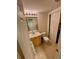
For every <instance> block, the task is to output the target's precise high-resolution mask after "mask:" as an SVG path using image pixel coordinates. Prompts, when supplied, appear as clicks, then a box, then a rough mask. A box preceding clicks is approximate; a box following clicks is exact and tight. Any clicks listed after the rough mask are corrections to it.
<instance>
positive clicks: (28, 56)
mask: <svg viewBox="0 0 79 59" xmlns="http://www.w3.org/2000/svg"><path fill="white" fill-rule="evenodd" d="M27 32H28V31H27V24H26V21H25V20H23V21H21V19H20V18H19V17H18V19H17V39H18V42H19V45H20V47H21V49H22V52H23V54H24V57H25V59H33V53H32V50H31V45H30V40H29V38H28V33H27Z"/></svg>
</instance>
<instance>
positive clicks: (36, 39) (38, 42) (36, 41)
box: [32, 36, 41, 46]
mask: <svg viewBox="0 0 79 59" xmlns="http://www.w3.org/2000/svg"><path fill="white" fill-rule="evenodd" d="M32 42H33V44H34V46H40V45H41V37H40V36H38V37H34V38H32Z"/></svg>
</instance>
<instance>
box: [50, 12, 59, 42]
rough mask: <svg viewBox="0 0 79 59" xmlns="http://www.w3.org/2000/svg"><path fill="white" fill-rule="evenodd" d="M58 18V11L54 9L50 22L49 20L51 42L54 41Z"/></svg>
mask: <svg viewBox="0 0 79 59" xmlns="http://www.w3.org/2000/svg"><path fill="white" fill-rule="evenodd" d="M59 19H60V11H56V12H54V13H52V14H51V22H50V39H51V40H52V41H53V42H56V36H57V30H58V25H59Z"/></svg>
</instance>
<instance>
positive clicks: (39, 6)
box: [22, 0, 61, 12]
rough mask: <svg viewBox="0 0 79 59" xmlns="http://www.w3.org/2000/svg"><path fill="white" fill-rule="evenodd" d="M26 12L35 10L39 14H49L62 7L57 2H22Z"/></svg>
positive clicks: (37, 0) (24, 0) (52, 0)
mask: <svg viewBox="0 0 79 59" xmlns="http://www.w3.org/2000/svg"><path fill="white" fill-rule="evenodd" d="M22 2H23V7H24V11H26V10H34V11H37V12H48V11H51V10H53V9H55V8H57V7H59V6H60V3H61V2H60V1H58V2H55V0H22Z"/></svg>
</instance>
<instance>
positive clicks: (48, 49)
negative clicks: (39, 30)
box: [35, 42, 59, 59]
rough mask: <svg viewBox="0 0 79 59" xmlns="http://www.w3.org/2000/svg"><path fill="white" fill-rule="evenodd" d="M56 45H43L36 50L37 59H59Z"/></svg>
mask: <svg viewBox="0 0 79 59" xmlns="http://www.w3.org/2000/svg"><path fill="white" fill-rule="evenodd" d="M56 47H57V46H56V44H55V43H51V42H49V43H43V44H42V45H41V46H39V47H37V48H36V52H37V54H36V55H35V59H59V57H58V52H57V51H56Z"/></svg>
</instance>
